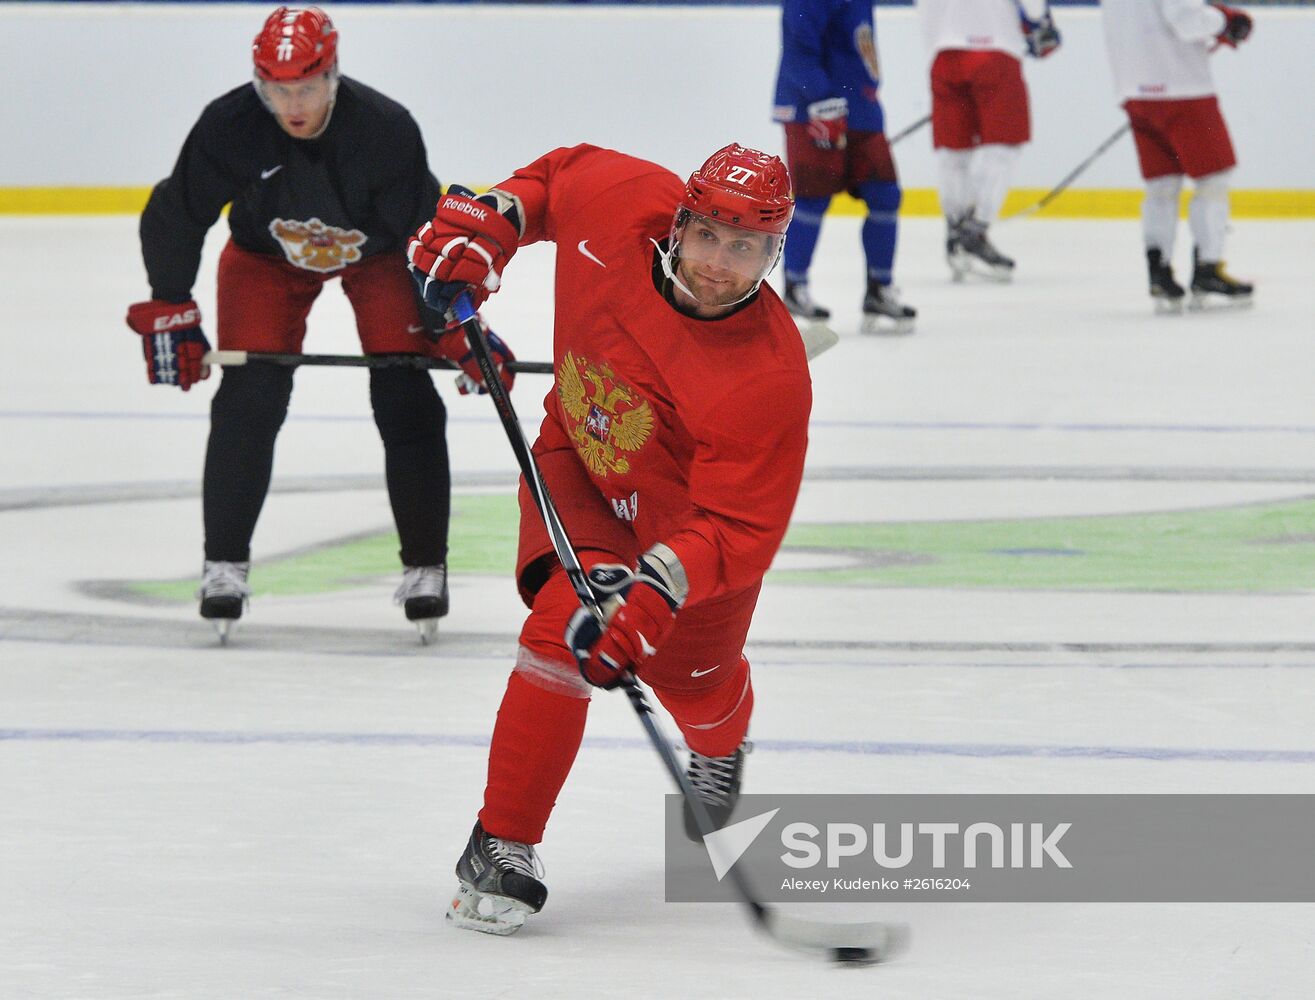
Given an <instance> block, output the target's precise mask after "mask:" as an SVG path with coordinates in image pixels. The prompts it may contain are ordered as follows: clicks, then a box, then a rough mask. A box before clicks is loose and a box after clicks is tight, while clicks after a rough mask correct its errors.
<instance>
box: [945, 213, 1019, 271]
mask: <svg viewBox="0 0 1315 1000" xmlns="http://www.w3.org/2000/svg"><path fill="white" fill-rule="evenodd" d="M986 230H987V225H986V223H984V222H979V221H978V220H977V219H974V218H971V217H969V218H967V219H964V221H963V222H962V223H960V225H959V235H958V240H957V251H956V253H954V254H951V255H950V269H951V270H952V271H954V280H955V281H962V280H963V279H964V278H965V277H969V276H976V277H980V278H985V279H986V280H988V281H996V282H999V283H1001V284H1006V283H1008V282H1010V281H1012V280H1013V278H1014V261H1013V258H1011V257H1006V256H1005V255H1004V254H1002V253H1001V252H1000V251H999V250H997V249H996V247H995V245H994V244H993V243H992V242H991V241H990V240H989V239H987V237H986Z"/></svg>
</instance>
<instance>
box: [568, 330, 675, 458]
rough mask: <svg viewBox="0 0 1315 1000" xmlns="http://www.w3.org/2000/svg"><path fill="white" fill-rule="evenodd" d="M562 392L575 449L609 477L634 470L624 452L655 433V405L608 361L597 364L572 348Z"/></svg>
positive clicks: (633, 448)
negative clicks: (619, 378) (621, 379)
mask: <svg viewBox="0 0 1315 1000" xmlns="http://www.w3.org/2000/svg"><path fill="white" fill-rule="evenodd" d="M557 395H558V396H560V397H561V400H562V409H563V410H564V411H565V412H566V416H567V420H568V423H569V424H570V426H569V427H568V428H567V430H568V433H569V434H570V435H571V440H572V441H573V442H574V444H575V450H576V451H577V452H578V453H579V455H580V457H581V458H582V459H584V464H585V465H586V466H587V467H588V468H589V471H590V472H592V473H594V474H595V475H598V476H604V477H606V476H607V475H609V474H610V473H613V472H616V473H620V474H625V473H627V472H629V471H630V461H629V459H627V458H626V456H625V454H623V453H624V452H634V451H638V450H639V449H640V448H642V447H643V446H644V442H645V441H647V440H648V437H649V435H650V434H652V433H653V421H654V417H653V407H652V406H650V405H649V403H648V400H646V399H644V398H643V397H642V396H640V395H639V394H638V393H637V392H635V390H633V389H631V388H630V387H629V386H627V385H625V384H623V383H621V382H619V381H617V378H616V374H615V373H614V372H613V371H612V369H611V368H610V367H608V366H607V365H606V364H602V365H594V364H593V363H592V362H590V361H589V360H588V359H587V358H576V357H575V355H573V354H571V353H570V352H569V351H568V352H567V353H566V355H565V357H563V358H562V363H561V365H559V366H558V368H557Z"/></svg>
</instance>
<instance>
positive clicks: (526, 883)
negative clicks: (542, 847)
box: [447, 823, 548, 936]
mask: <svg viewBox="0 0 1315 1000" xmlns="http://www.w3.org/2000/svg"><path fill="white" fill-rule="evenodd" d="M542 874H543V866H542V864H540V862H539V856H538V854H537V853H536V852H535V850H534V847H533V846H532V845H530V844H522V843H520V842H519V841H515V840H503V839H502V838H500V837H493V836H490V835H489V834H487V833H485V832H484V827H483V826H482V825H481V824H479V823H476V824H475V829H474V830H472V831H471V833H470V842H469V843H468V844H466V850H465V852H464V853H463V854H462V855H461V860H460V861H458V862H457V880H458V882H459V884H458V886H457V894H456V896H454V897H453V899H452V908H451V909H449V910H448V912H447V918H448V920H450V921H451V922H452V923H453V924H455V925H456V926H457V927H460V928H462V929H464V930H470V931H479V932H480V933H481V934H498V935H502V936H505V935H507V934H515V933H516V932H517V931H518V930H520V929H521V927H523V926H524V924H525V920H526V918H527V917H529V915H530V914H531V913H538V912H539V911H540V910H541V909H543V904H544V901H545V900H546V899H547V898H548V889H547V887H545V886H544V884H543V883H542V882H540V881H539V876H540V875H542Z"/></svg>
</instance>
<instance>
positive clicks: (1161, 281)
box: [1146, 247, 1187, 313]
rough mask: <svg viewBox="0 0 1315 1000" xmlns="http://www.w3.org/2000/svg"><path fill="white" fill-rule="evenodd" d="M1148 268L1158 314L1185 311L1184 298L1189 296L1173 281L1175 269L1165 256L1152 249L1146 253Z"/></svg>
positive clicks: (1152, 294) (1152, 296) (1152, 295)
mask: <svg viewBox="0 0 1315 1000" xmlns="http://www.w3.org/2000/svg"><path fill="white" fill-rule="evenodd" d="M1146 268H1147V271H1148V272H1149V273H1150V279H1151V298H1153V299H1154V300H1155V311H1156V312H1157V313H1180V312H1182V311H1183V297H1184V296H1185V295H1186V294H1187V293H1186V292H1184V291H1183V286H1182V285H1180V284H1178V282H1176V281H1174V280H1173V268H1172V267H1170V266H1169V262H1168V261H1167V260H1165V259H1164V254H1163V253H1162V252H1161V251H1160V250H1159V249H1157V248H1155V247H1152V248H1151V249H1150V250H1147V251H1146Z"/></svg>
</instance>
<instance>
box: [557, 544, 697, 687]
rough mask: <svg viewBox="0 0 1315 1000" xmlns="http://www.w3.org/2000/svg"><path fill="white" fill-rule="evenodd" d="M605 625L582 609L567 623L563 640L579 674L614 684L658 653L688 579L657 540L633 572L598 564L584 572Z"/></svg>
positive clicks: (591, 680)
mask: <svg viewBox="0 0 1315 1000" xmlns="http://www.w3.org/2000/svg"><path fill="white" fill-rule="evenodd" d="M589 585H590V587H591V588H592V589H593V591H594V593H595V594H597V595H598V598H599V603H600V605H601V606H602V610H603V617H604V619H605V620H606V624H604V625H599V624H598V619H596V618H595V617H594V616H593V613H592V612H590V611H587V610H585V609H584V608H581V609H580V610H579V611H577V612H576V613H575V614H574V615H572V616H571V620H570V621H569V622H568V623H567V625H566V644H567V645H568V646H569V647H570V648H571V652H572V653H573V654H574V655H575V661H576V663H578V664H579V666H580V673H581V675H583V677H584V679H585V680H587V681H588V682H589V683H590V684H593V685H594V686H595V687H600V688H614V687H616V686H617V684H619V683H620V682H621V678H622V675H623V674H625V672H626V671H628V670H633V669H635V668H636V667H638V666H639V665H640V664H641V663H643V662H644V660H646V659H648V657H650V656H652V655H653V654H654V653H655V652H657V648H658V647H659V646H661V645H662V640H663V639H665V638H666V637H667V635H668V634H669V633H670V632H671V627H672V625H673V624H675V621H676V612H677V611H679V610H680V606H681V605H682V604H684V603H685V597H686V595H687V594H688V593H689V584H688V583H687V582H686V580H685V568H684V567H683V566H681V564H680V560H679V559H677V558H676V554H675V553H674V552H672V551H671V549H669V548H667V547H666V546H665V545H663V544H661V543H658V544H657V545H654V546H653V547H652V548H651V549H649V550H648V551H647V552H645V553H644V554H643V555H642V556H640V557H639V564H638V565H637V566H636V567H635V569H634V571H633V572H632V571H631V570H629V569H627V568H626V567H624V566H621V565H618V564H617V563H601V564H599V565H597V566H595V567H594V568H593V569H591V570H590V571H589Z"/></svg>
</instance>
